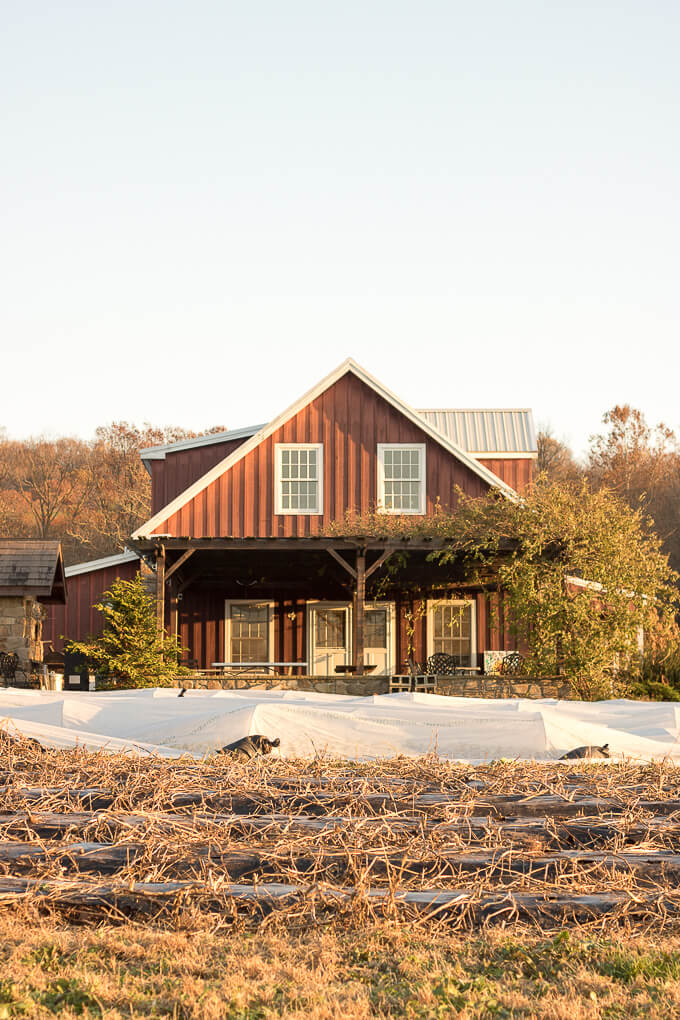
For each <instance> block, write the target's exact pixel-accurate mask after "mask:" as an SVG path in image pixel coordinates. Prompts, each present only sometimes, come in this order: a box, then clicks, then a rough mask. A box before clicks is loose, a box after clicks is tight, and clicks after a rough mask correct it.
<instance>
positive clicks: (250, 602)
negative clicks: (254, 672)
mask: <svg viewBox="0 0 680 1020" xmlns="http://www.w3.org/2000/svg"><path fill="white" fill-rule="evenodd" d="M232 606H266V607H267V609H268V610H269V618H268V620H267V645H268V648H267V661H268V662H273V661H274V659H275V658H276V656H275V655H274V603H273V602H270V601H269V600H268V599H227V600H226V602H225V603H224V662H231V661H232V659H231V607H232Z"/></svg>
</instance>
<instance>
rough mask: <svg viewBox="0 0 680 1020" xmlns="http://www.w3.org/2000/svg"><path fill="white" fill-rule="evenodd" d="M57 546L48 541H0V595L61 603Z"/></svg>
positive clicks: (61, 571)
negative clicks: (32, 597)
mask: <svg viewBox="0 0 680 1020" xmlns="http://www.w3.org/2000/svg"><path fill="white" fill-rule="evenodd" d="M64 590H65V588H64V564H63V561H62V558H61V544H60V543H59V542H55V541H51V540H48V539H33V540H31V539H15V538H2V539H0V595H36V596H38V597H41V596H42V597H45V598H47V599H50V598H51V597H52V596H55V597H56V598H57V599H58V601H60V602H61V601H63V600H64Z"/></svg>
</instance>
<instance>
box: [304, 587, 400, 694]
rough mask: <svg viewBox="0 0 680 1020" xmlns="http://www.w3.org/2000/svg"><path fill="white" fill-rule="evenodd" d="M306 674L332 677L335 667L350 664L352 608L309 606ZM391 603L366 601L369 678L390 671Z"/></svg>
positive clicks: (333, 604) (325, 604) (328, 604)
mask: <svg viewBox="0 0 680 1020" xmlns="http://www.w3.org/2000/svg"><path fill="white" fill-rule="evenodd" d="M308 621H309V635H310V652H309V671H310V673H313V674H315V675H316V676H333V674H334V673H335V667H336V666H348V665H350V663H351V662H352V607H351V606H350V605H348V604H347V603H340V602H318V603H312V604H311V605H310V606H309V617H308ZM393 644H394V603H393V602H373V603H371V602H367V603H366V612H365V616H364V664H365V665H366V666H373V665H374V666H375V667H376V668H375V669H374V670H372V671H371V675H372V676H389V675H390V674H391V673H392V672H393V671H394V669H393Z"/></svg>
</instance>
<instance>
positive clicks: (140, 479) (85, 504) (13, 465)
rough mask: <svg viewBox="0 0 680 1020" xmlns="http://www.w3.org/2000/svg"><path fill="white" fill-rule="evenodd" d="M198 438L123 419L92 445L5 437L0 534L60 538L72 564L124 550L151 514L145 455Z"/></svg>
mask: <svg viewBox="0 0 680 1020" xmlns="http://www.w3.org/2000/svg"><path fill="white" fill-rule="evenodd" d="M223 428H224V427H223V426H221V425H220V426H215V427H214V428H211V429H206V430H205V431H206V433H208V432H209V433H214V432H221V431H223ZM198 434H199V433H196V432H191V431H188V430H187V429H182V428H178V427H176V426H166V427H162V428H159V427H156V426H153V425H149V424H145V425H143V426H142V427H141V428H140V427H138V426H136V425H130V424H129V423H128V422H124V421H122V422H113V423H112V424H111V425H105V426H101V427H100V428H98V429H97V430H96V433H95V438H94V439H93V440H89V441H88V440H84V439H76V438H73V437H63V438H58V439H48V438H45V437H38V438H30V439H9V438H8V437H7V435H6V434H5V433H4V432H0V537H6V538H9V537H12V538H57V539H60V541H61V543H62V546H63V551H64V561H65V563H66V565H68V564H70V563H79V562H81V561H85V560H94V559H98V558H99V557H101V556H110V555H112V554H114V553H117V552H120V551H121V550H122V549H123V546H124V543H125V540H126V539H127V538H128V536H129V535H130V534H132V532H133V531H134V530H135V528H137V527H138V526H139V525H140V524H142V523H143V522H144V521H145V520H147V519H148V517H149V516H150V511H151V479H150V477H149V475H148V473H147V471H146V468H145V467H144V465H143V464H142V461H141V459H140V451H141V450H143V449H146V448H147V447H150V446H159V445H162V444H164V443H172V442H177V441H179V440H180V439H191V438H194V437H195V436H196V435H198Z"/></svg>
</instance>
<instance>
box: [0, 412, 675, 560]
mask: <svg viewBox="0 0 680 1020" xmlns="http://www.w3.org/2000/svg"><path fill="white" fill-rule="evenodd" d="M223 428H224V426H215V427H213V428H210V429H206V430H205V432H206V433H214V432H220V431H222V430H223ZM197 434H198V433H196V432H191V431H188V430H187V429H183V428H179V427H177V426H166V427H157V426H153V425H149V424H145V425H143V426H141V427H138V426H136V425H131V424H129V423H128V422H124V421H123V422H113V423H112V424H110V425H105V426H101V427H100V428H98V429H97V430H96V433H95V437H94V439H93V440H89V441H88V440H83V439H76V438H73V437H64V438H58V439H48V438H45V437H38V438H30V439H21V440H15V439H9V438H8V437H7V436H6V434H5V433H4V432H1V431H0V537H3V536H4V537H10V536H11V537H15V538H22V537H25V538H58V539H60V540H61V542H62V545H63V549H64V555H65V561H66V563H67V564H69V563H77V562H80V561H84V560H90V559H97V558H98V557H100V556H108V555H111V554H113V553H116V552H120V551H121V549H122V548H123V545H124V543H125V539H126V538H127V537H128V536H129V535H130V534H131V533H132V532H133V531H134V530H135V528H137V527H138V526H139V525H140V524H141V523H143V522H144V521H145V520H146V519H147V518H148V517H149V515H150V510H151V479H150V478H149V475H148V473H147V471H146V469H145V467H144V465H143V464H142V462H141V460H140V451H141V450H143V449H145V448H147V447H150V446H158V445H161V444H164V443H171V442H176V441H179V440H181V439H188V438H193V437H195V436H196V435H197ZM537 474H538V475H543V476H545V477H546V478H547V479H549V480H550V481H553V482H558V483H560V484H563V485H566V486H567V487H576V488H578V487H579V486H580V485H582V484H583V483H585V484H586V485H587V486H588V487H589V488H590V489H591V490H592V491H600V490H605V489H606V490H609V491H611V492H613V493H615V494H616V495H618V496H619V497H620V498H621V499H622V500H623V501H624V502H625V503H626V504H627V505H628V506H630V507H631V509H634V510H638V509H641V510H642V511H643V512H644V513H645V514H646V515H648V516H649V517H651V519H652V520H653V522H654V526H655V529H656V531H657V534H658V535H659V537H660V538H661V541H662V547H663V549H664V551H665V552H666V553H667V554H668V556H669V559H670V563H671V565H672V566H673V568H674V569H675V570H677V571H679V572H680V440H679V438H678V435H677V434H676V433H675V432H674V431H673V430H672V429H671V428H669V427H668V426H666V425H663V424H660V425H656V426H651V425H649V424H648V423H647V421H646V420H645V416H644V415H643V413H642V412H641V411H639V410H636V409H635V408H632V407H630V406H629V405H627V404H626V405H623V406H616V407H614V408H612V409H611V410H610V411H608V412H607V413H606V414H605V415H604V417H603V429H602V431H601V432H600V433H599V434H597V435H595V436H593V437H592V438H591V441H590V447H589V450H588V454H587V456H586V458H585V459H584V460H583V461H580V460H578V459H577V458H576V457H575V456H574V454H573V452H572V451H571V450H570V449H569V447H568V446H567V445H566V444H565V443H563V442H561V441H560V440H559V439H558V438H556V437H555V436H554V435H553V434H552V433H551V432H550V430H548V429H543V430H542V431H540V432H539V434H538V461H537Z"/></svg>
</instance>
